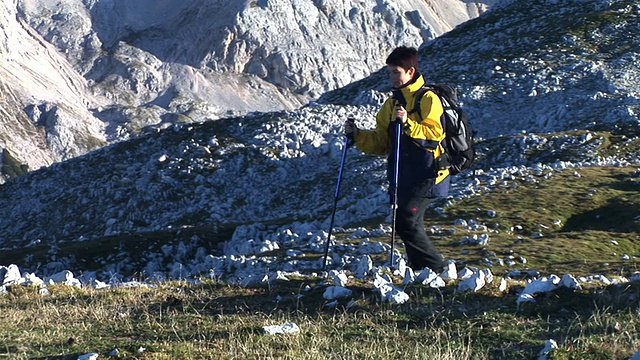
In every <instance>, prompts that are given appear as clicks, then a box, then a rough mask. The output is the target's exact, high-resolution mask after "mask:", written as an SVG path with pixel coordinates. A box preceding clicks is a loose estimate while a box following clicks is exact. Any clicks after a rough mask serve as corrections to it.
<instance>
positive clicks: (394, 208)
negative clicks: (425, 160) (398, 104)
mask: <svg viewBox="0 0 640 360" xmlns="http://www.w3.org/2000/svg"><path fill="white" fill-rule="evenodd" d="M395 127H396V143H395V149H394V159H393V160H394V165H393V182H392V183H391V184H390V185H391V189H390V190H391V191H389V196H390V200H391V201H390V202H391V212H392V215H391V257H390V259H389V267H390V268H392V267H393V249H394V247H395V243H396V213H397V212H398V177H399V171H398V168H399V167H400V134H401V132H402V122H401V121H400V120H398V119H396V121H395Z"/></svg>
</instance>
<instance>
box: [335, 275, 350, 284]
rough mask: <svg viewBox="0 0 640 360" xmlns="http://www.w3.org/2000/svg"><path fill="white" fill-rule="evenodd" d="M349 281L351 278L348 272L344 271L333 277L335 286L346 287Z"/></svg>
mask: <svg viewBox="0 0 640 360" xmlns="http://www.w3.org/2000/svg"><path fill="white" fill-rule="evenodd" d="M348 281H349V278H347V274H345V273H344V272H341V273H339V274H337V275H336V276H334V277H333V284H334V285H335V286H339V287H345V286H347V282H348Z"/></svg>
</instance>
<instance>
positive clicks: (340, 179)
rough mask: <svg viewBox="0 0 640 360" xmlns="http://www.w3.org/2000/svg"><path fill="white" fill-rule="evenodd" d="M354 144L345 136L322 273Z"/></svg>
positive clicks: (323, 268) (325, 264)
mask: <svg viewBox="0 0 640 360" xmlns="http://www.w3.org/2000/svg"><path fill="white" fill-rule="evenodd" d="M347 120H348V121H351V122H353V119H351V118H349V119H347ZM352 143H353V139H352V138H351V136H349V135H347V136H345V141H344V149H343V151H342V160H341V161H340V171H339V172H338V183H337V184H336V194H335V196H334V198H333V212H331V222H330V223H329V235H328V236H327V243H326V245H325V248H324V260H323V261H322V271H324V270H325V268H326V267H327V256H328V255H329V244H330V243H331V233H332V232H333V220H334V219H335V217H336V208H337V207H338V195H339V194H340V183H341V182H342V172H343V170H344V163H345V160H346V158H347V149H349V147H350V146H351V144H352Z"/></svg>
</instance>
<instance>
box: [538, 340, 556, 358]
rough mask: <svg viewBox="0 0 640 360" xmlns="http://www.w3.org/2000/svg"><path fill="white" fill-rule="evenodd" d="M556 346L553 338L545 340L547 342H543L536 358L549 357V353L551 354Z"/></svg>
mask: <svg viewBox="0 0 640 360" xmlns="http://www.w3.org/2000/svg"><path fill="white" fill-rule="evenodd" d="M557 348H558V344H557V343H556V341H555V340H553V339H549V340H547V342H546V343H545V344H544V348H543V349H542V350H540V352H539V353H538V360H547V359H549V355H551V353H552V352H553V350H555V349H557Z"/></svg>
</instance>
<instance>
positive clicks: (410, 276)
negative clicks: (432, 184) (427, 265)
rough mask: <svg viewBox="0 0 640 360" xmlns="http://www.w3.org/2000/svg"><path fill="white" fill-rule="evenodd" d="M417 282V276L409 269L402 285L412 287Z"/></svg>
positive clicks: (405, 273) (405, 272)
mask: <svg viewBox="0 0 640 360" xmlns="http://www.w3.org/2000/svg"><path fill="white" fill-rule="evenodd" d="M415 281H416V275H415V273H414V272H413V269H412V268H410V267H408V266H407V268H406V269H405V271H404V279H403V280H402V285H405V286H406V285H411V284H413V283H414V282H415Z"/></svg>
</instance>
